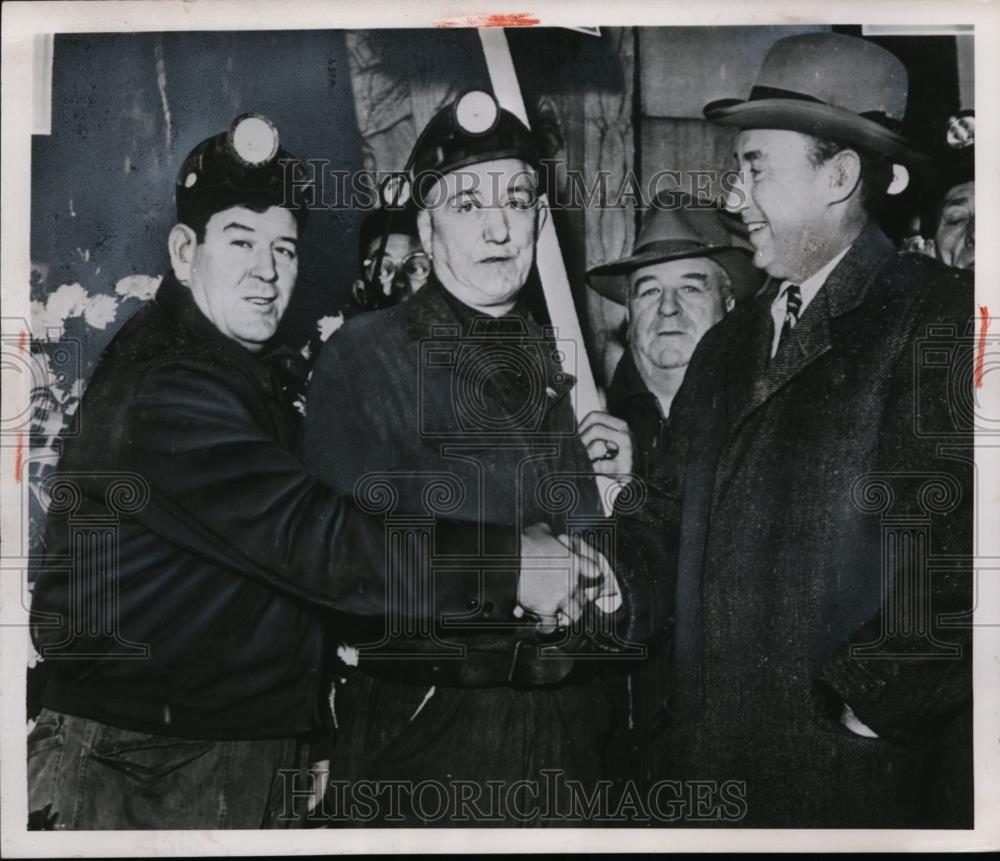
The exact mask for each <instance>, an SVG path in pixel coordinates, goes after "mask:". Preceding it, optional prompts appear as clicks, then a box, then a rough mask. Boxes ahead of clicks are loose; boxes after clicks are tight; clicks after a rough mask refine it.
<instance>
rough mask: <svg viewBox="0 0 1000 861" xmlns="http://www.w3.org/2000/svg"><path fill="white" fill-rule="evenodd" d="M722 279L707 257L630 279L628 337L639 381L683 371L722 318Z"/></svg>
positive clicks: (678, 262)
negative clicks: (661, 374)
mask: <svg viewBox="0 0 1000 861" xmlns="http://www.w3.org/2000/svg"><path fill="white" fill-rule="evenodd" d="M725 281H726V276H725V273H724V271H723V269H722V267H721V266H720V265H719V264H718V263H716V262H715V261H714V260H711V259H710V258H707V257H689V258H686V259H684V260H668V261H666V262H664V263H653V264H651V265H649V266H643V267H642V268H641V269H636V270H635V271H634V272H632V273H631V274H630V275H629V303H628V338H629V345H630V347H631V349H632V353H633V358H634V359H635V361H636V364H637V365H638V366H639V369H640V371H642V372H643V376H645V377H650V376H651V375H652V376H655V374H656V372H657V370H667V369H672V368H683V367H685V366H686V365H687V364H688V363H689V362H690V361H691V356H692V354H693V353H694V349H695V347H697V346H698V342H699V341H700V340H701V337H702V335H704V334H705V333H706V332H707V331H708V330H709V329H710V328H712V326H714V325H715V324H716V323H718V322H719V320H721V319H722V318H723V316H725V313H726V291H725Z"/></svg>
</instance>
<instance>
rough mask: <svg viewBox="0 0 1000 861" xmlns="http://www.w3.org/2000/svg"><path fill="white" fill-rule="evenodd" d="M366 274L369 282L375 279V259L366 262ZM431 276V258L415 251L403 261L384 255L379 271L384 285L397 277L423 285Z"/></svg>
mask: <svg viewBox="0 0 1000 861" xmlns="http://www.w3.org/2000/svg"><path fill="white" fill-rule="evenodd" d="M364 267H365V274H366V275H367V276H368V279H369V281H371V280H373V279H374V275H375V259H374V258H366V259H365V260H364ZM430 274H431V261H430V258H429V257H428V256H427V255H426V254H425V253H424V252H423V251H413V252H411V253H410V254H407V255H406V257H404V258H403V259H402V260H396V259H395V258H392V257H389V256H388V255H384V256H383V257H382V266H381V268H380V269H379V281H381V282H383V283H387V282H391V281H394V280H395V279H396V277H397V275H402V276H404V277H405V278H406V279H407V280H408V281H409V282H410V283H411V284H413V283H416V284H422V283H423V282H424V281H426V280H427V278H428V277H429V276H430Z"/></svg>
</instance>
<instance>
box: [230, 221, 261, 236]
mask: <svg viewBox="0 0 1000 861" xmlns="http://www.w3.org/2000/svg"><path fill="white" fill-rule="evenodd" d="M232 228H236V229H237V230H245V231H246V232H247V233H256V232H257V231H256V230H254V229H253V228H252V227H247V225H245V224H240V223H239V222H238V221H230V222H229V224H227V225H226V226H225V227H223V228H222V229H223V231H226V230H230V229H232Z"/></svg>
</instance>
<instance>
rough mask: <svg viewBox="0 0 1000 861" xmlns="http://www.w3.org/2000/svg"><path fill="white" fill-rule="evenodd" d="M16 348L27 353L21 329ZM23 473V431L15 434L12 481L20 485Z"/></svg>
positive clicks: (23, 333)
mask: <svg viewBox="0 0 1000 861" xmlns="http://www.w3.org/2000/svg"><path fill="white" fill-rule="evenodd" d="M17 348H18V349H19V350H20V351H21V352H22V353H27V352H28V333H27V332H25V331H24V330H23V329H22V330H21V331H20V332H19V333H18V336H17ZM23 472H24V431H21V430H19V431H18V432H17V447H16V448H15V449H14V481H16V482H17V483H18V484H20V483H21V476H22V474H23Z"/></svg>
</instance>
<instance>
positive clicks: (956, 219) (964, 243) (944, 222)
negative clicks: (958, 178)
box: [934, 182, 976, 269]
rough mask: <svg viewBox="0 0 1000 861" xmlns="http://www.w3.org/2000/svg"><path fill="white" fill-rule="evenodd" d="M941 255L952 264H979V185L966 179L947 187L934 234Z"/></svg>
mask: <svg viewBox="0 0 1000 861" xmlns="http://www.w3.org/2000/svg"><path fill="white" fill-rule="evenodd" d="M934 244H935V246H936V247H937V255H938V258H939V259H940V260H941V261H942V262H944V263H947V264H948V265H949V266H957V267H958V268H959V269H974V268H975V266H976V184H975V182H963V183H962V184H961V185H956V186H953V187H952V188H949V189H948V193H947V194H946V195H945V196H944V200H943V201H942V202H941V216H940V218H938V227H937V232H936V233H935V234H934Z"/></svg>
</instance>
